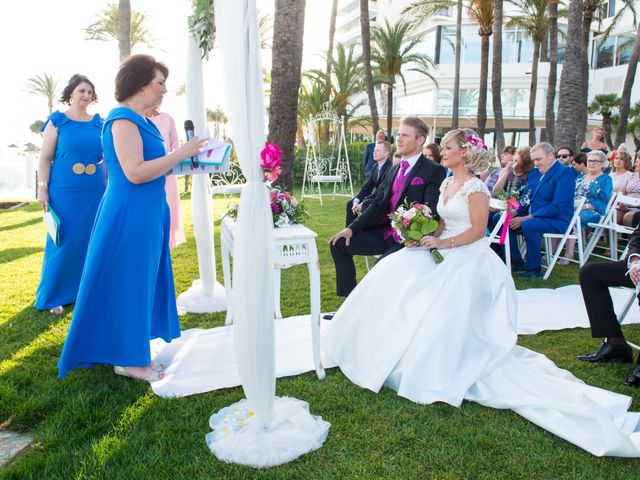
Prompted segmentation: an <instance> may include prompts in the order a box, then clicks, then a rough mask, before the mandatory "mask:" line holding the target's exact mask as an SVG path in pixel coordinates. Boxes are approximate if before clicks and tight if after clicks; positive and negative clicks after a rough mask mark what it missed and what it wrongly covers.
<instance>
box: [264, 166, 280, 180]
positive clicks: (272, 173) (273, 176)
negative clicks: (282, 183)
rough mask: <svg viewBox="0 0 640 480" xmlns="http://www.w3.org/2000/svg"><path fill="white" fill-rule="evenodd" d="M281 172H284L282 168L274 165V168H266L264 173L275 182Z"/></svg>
mask: <svg viewBox="0 0 640 480" xmlns="http://www.w3.org/2000/svg"><path fill="white" fill-rule="evenodd" d="M280 173H282V170H281V169H280V167H274V168H272V169H265V170H264V174H265V176H266V177H267V180H268V181H270V182H275V181H276V180H277V179H278V177H279V176H280Z"/></svg>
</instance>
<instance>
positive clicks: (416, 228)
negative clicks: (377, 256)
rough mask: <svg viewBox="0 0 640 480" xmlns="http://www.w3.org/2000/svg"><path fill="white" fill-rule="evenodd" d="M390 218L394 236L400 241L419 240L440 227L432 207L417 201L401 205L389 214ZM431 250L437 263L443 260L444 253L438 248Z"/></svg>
mask: <svg viewBox="0 0 640 480" xmlns="http://www.w3.org/2000/svg"><path fill="white" fill-rule="evenodd" d="M389 219H390V220H391V228H392V229H393V238H394V239H395V240H396V241H398V242H400V243H406V242H407V241H408V240H414V241H416V242H419V241H420V239H421V238H422V237H424V236H425V235H429V234H430V233H433V232H435V231H436V230H437V229H438V221H437V220H436V219H435V218H433V213H432V212H431V209H430V208H429V207H428V206H426V205H422V204H421V203H417V202H414V203H412V204H410V205H407V204H406V203H404V204H402V205H400V206H399V207H398V208H397V209H396V210H395V211H394V212H392V213H390V214H389ZM430 252H431V256H432V257H433V260H434V261H435V262H436V263H440V262H442V260H443V258H442V254H441V253H440V252H439V251H438V250H437V249H435V248H433V249H431V250H430Z"/></svg>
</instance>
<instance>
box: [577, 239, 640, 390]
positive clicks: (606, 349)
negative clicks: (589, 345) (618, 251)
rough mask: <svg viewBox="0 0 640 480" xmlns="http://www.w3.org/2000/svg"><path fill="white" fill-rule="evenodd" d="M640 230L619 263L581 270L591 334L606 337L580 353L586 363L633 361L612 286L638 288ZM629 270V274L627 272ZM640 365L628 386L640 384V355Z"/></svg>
mask: <svg viewBox="0 0 640 480" xmlns="http://www.w3.org/2000/svg"><path fill="white" fill-rule="evenodd" d="M638 267H640V231H638V230H636V231H635V232H633V233H632V234H631V238H630V239H629V255H628V256H627V258H626V259H624V260H619V261H617V262H597V263H588V264H586V265H585V266H584V267H582V268H581V269H580V288H581V289H582V297H583V298H584V304H585V307H586V308H587V315H588V316H589V323H590V324H591V336H592V337H593V338H603V342H602V345H601V346H600V348H599V349H598V351H597V352H595V353H592V354H589V355H580V356H579V357H578V358H579V359H580V360H583V361H585V362H592V363H593V362H609V361H620V362H626V363H628V362H631V361H633V355H632V353H631V348H630V347H629V345H628V344H627V341H626V340H625V338H624V335H623V333H622V329H621V328H620V322H619V321H618V319H617V317H616V313H615V310H614V308H613V301H612V300H611V293H610V292H609V287H629V288H635V286H636V285H637V284H638V279H639V277H640V268H638ZM627 270H629V274H628V275H627ZM638 364H639V365H638V366H636V368H635V370H633V372H632V373H631V374H630V375H629V377H628V378H627V380H626V381H625V385H629V386H633V387H638V386H640V357H639V358H638Z"/></svg>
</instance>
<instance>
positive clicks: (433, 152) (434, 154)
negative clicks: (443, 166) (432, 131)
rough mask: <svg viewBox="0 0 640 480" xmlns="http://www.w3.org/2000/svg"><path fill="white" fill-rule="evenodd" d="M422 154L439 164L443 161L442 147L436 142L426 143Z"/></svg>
mask: <svg viewBox="0 0 640 480" xmlns="http://www.w3.org/2000/svg"><path fill="white" fill-rule="evenodd" d="M422 154H423V155H424V157H425V158H428V159H429V160H433V161H434V162H436V163H437V164H438V165H440V163H441V162H442V156H441V155H440V147H439V146H438V145H436V144H435V143H430V144H429V145H425V147H424V148H423V149H422Z"/></svg>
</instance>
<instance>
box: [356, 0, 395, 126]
mask: <svg viewBox="0 0 640 480" xmlns="http://www.w3.org/2000/svg"><path fill="white" fill-rule="evenodd" d="M369 22H370V20H369V0H360V32H361V34H362V63H363V67H364V86H365V88H366V90H367V97H368V98H369V110H370V111H371V127H372V129H373V133H374V135H375V133H376V132H377V131H378V130H379V129H380V124H379V120H378V106H377V105H376V93H375V90H374V86H373V72H372V71H371V29H370V26H369ZM389 135H391V132H389Z"/></svg>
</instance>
